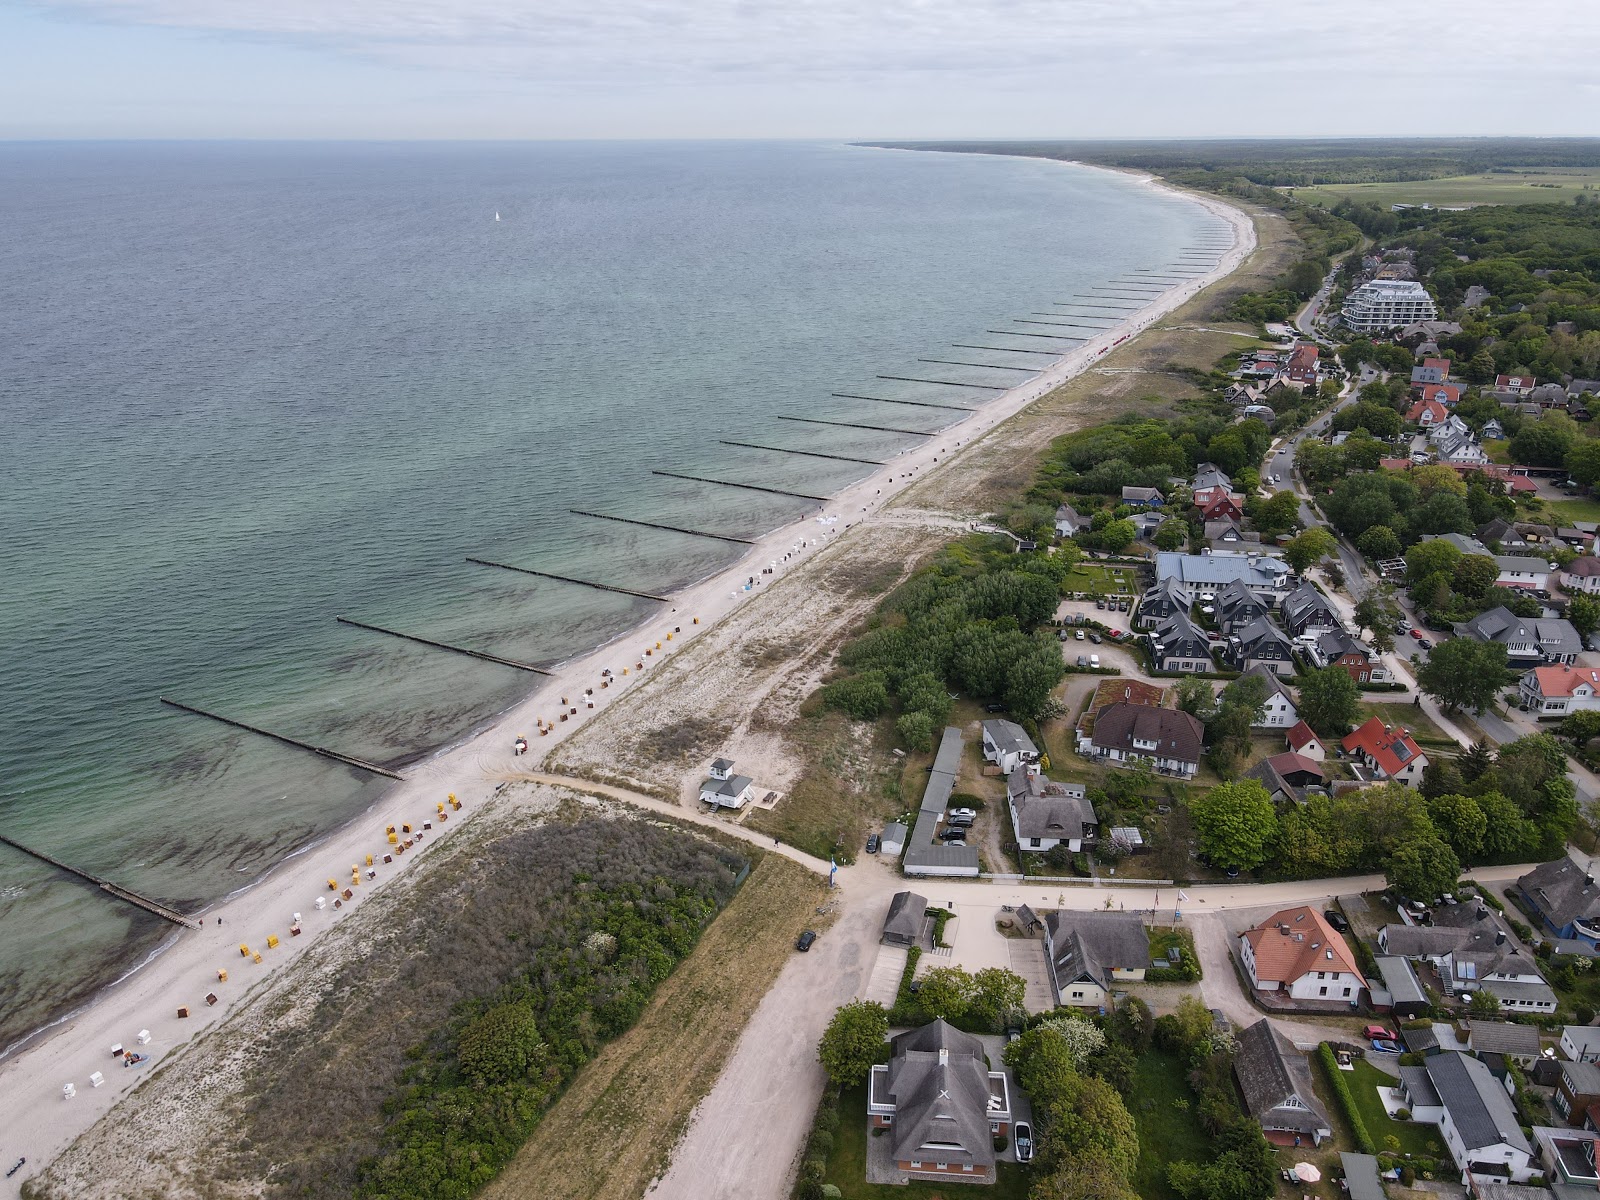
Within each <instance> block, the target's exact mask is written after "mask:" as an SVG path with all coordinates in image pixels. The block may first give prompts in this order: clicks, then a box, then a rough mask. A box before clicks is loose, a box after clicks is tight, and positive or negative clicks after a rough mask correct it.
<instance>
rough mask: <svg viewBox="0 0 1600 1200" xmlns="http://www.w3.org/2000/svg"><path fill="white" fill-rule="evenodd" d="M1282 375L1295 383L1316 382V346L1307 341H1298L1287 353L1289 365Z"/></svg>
mask: <svg viewBox="0 0 1600 1200" xmlns="http://www.w3.org/2000/svg"><path fill="white" fill-rule="evenodd" d="M1283 373H1284V375H1286V376H1287V377H1288V378H1290V379H1292V380H1294V381H1295V382H1296V383H1316V381H1317V348H1316V347H1315V346H1313V345H1311V344H1310V343H1309V342H1300V343H1299V344H1298V345H1296V346H1295V348H1294V350H1293V352H1291V353H1290V355H1289V365H1288V366H1286V367H1285V368H1284V369H1283Z"/></svg>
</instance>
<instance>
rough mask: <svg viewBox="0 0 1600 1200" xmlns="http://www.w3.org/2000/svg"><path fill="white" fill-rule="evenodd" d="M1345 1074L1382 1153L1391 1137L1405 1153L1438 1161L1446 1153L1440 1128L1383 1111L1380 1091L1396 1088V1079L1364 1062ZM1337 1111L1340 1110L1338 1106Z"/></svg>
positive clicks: (1387, 1146) (1368, 1129)
mask: <svg viewBox="0 0 1600 1200" xmlns="http://www.w3.org/2000/svg"><path fill="white" fill-rule="evenodd" d="M1342 1074H1343V1075H1344V1078H1345V1082H1346V1083H1348V1084H1349V1085H1350V1095H1351V1096H1352V1097H1353V1098H1354V1100H1355V1102H1356V1108H1357V1110H1358V1111H1359V1112H1360V1113H1361V1121H1362V1124H1364V1125H1365V1126H1366V1127H1367V1132H1368V1133H1369V1134H1370V1135H1371V1136H1372V1143H1373V1145H1375V1146H1377V1148H1378V1150H1379V1151H1380V1152H1381V1151H1383V1150H1387V1149H1390V1148H1391V1147H1390V1144H1389V1142H1388V1140H1387V1139H1389V1138H1391V1137H1392V1138H1395V1139H1396V1140H1398V1141H1399V1143H1400V1150H1401V1152H1402V1153H1405V1154H1416V1155H1420V1156H1422V1157H1425V1158H1437V1157H1439V1155H1441V1154H1443V1153H1444V1139H1442V1138H1441V1137H1440V1136H1439V1129H1438V1127H1437V1126H1434V1125H1419V1124H1417V1123H1416V1122H1413V1121H1396V1120H1393V1119H1391V1118H1390V1116H1389V1114H1388V1113H1387V1112H1385V1111H1384V1109H1383V1098H1382V1097H1381V1096H1379V1095H1378V1088H1380V1087H1393V1086H1394V1084H1395V1079H1394V1077H1393V1076H1391V1075H1385V1074H1384V1073H1383V1072H1382V1071H1380V1070H1378V1068H1377V1067H1375V1066H1373V1065H1372V1064H1371V1063H1368V1062H1366V1061H1364V1060H1362V1059H1357V1060H1356V1069H1355V1070H1354V1071H1346V1072H1342ZM1334 1111H1337V1106H1335V1109H1334Z"/></svg>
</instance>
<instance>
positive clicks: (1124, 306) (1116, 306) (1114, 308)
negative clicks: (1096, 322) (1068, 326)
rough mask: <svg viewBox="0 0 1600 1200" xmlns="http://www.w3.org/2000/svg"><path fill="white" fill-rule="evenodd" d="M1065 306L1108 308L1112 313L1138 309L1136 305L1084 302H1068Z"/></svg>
mask: <svg viewBox="0 0 1600 1200" xmlns="http://www.w3.org/2000/svg"><path fill="white" fill-rule="evenodd" d="M1066 304H1067V306H1068V307H1069V308H1108V309H1110V310H1111V311H1112V312H1132V311H1133V310H1134V309H1136V308H1138V307H1139V305H1137V304H1090V303H1088V302H1087V301H1084V300H1068V301H1066Z"/></svg>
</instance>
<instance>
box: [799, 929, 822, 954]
mask: <svg viewBox="0 0 1600 1200" xmlns="http://www.w3.org/2000/svg"><path fill="white" fill-rule="evenodd" d="M816 940H817V933H816V930H814V929H808V930H806V931H805V932H804V933H802V934H801V935H800V937H799V938H798V939H797V940H796V941H795V944H794V948H795V949H796V950H809V949H811V943H812V942H814V941H816Z"/></svg>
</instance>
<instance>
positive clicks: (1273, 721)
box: [1245, 664, 1300, 729]
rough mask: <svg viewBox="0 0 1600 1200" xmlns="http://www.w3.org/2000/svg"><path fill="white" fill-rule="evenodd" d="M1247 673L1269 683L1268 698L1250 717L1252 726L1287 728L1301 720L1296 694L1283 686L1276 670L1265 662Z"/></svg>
mask: <svg viewBox="0 0 1600 1200" xmlns="http://www.w3.org/2000/svg"><path fill="white" fill-rule="evenodd" d="M1245 674H1246V675H1255V676H1259V677H1260V678H1261V679H1262V680H1264V681H1265V682H1266V685H1267V699H1266V701H1265V702H1264V703H1263V704H1262V706H1261V708H1260V709H1259V710H1257V712H1256V714H1255V716H1253V717H1252V718H1251V719H1250V728H1252V729H1287V728H1289V727H1290V726H1291V725H1294V724H1295V723H1297V722H1298V721H1299V720H1300V715H1299V713H1298V712H1297V711H1296V710H1295V699H1294V696H1293V695H1291V694H1290V692H1289V689H1288V688H1286V687H1284V686H1283V682H1282V680H1280V679H1279V678H1278V674H1277V672H1276V671H1274V670H1272V669H1271V668H1270V667H1268V666H1266V665H1265V664H1258V665H1256V666H1253V667H1251V668H1250V669H1249V670H1248V671H1246V672H1245Z"/></svg>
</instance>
